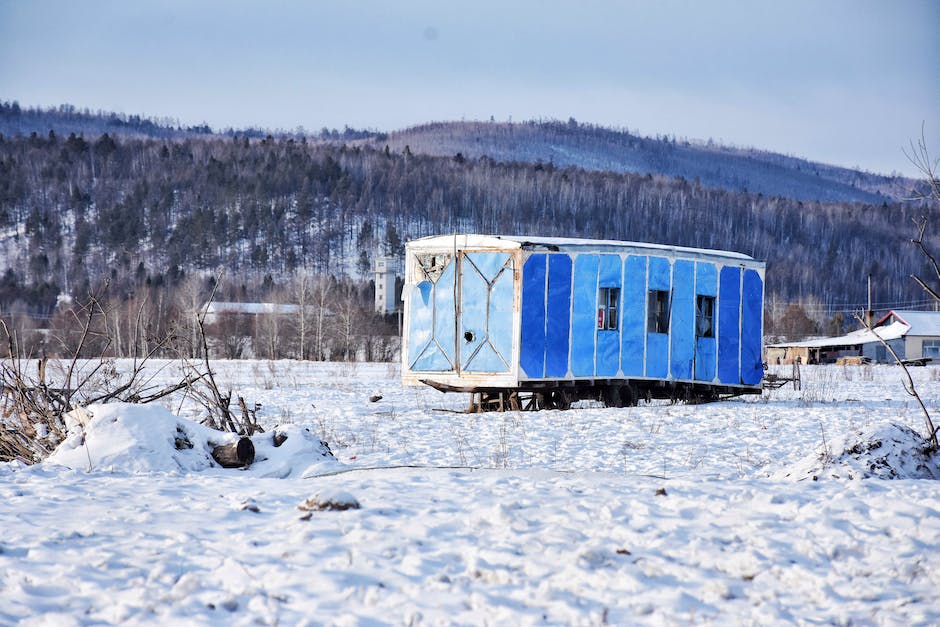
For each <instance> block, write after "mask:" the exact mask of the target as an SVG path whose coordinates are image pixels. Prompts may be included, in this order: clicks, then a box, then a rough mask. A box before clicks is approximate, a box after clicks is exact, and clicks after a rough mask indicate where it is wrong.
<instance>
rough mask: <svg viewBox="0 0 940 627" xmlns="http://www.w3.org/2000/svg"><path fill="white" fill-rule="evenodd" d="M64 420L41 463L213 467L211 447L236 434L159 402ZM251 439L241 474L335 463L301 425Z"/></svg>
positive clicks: (134, 468)
mask: <svg viewBox="0 0 940 627" xmlns="http://www.w3.org/2000/svg"><path fill="white" fill-rule="evenodd" d="M67 422H68V425H67V426H68V437H67V438H66V439H65V440H64V441H63V442H62V443H61V444H60V445H59V446H58V448H56V450H55V451H53V453H52V454H51V455H50V456H49V458H48V459H47V460H46V461H45V462H44V463H45V464H46V465H53V466H65V467H68V468H71V469H73V470H84V471H102V470H104V471H111V472H128V473H153V472H164V473H165V472H199V471H206V470H209V469H219V465H218V464H217V463H216V462H215V461H214V460H213V459H212V449H213V448H215V447H216V446H219V445H221V444H229V443H232V442H235V441H237V440H238V437H239V436H237V435H236V434H234V433H226V432H222V431H217V430H215V429H210V428H209V427H206V426H204V425H200V424H198V423H195V422H192V421H190V420H186V419H183V418H180V417H178V416H175V415H174V414H172V413H171V412H170V411H169V410H168V409H166V408H165V407H161V406H159V405H134V404H128V403H108V404H104V405H91V406H89V407H87V408H85V409H83V410H82V411H79V412H73V414H72V415H71V416H69V418H68V420H67ZM275 436H278V437H277V438H276V439H275ZM251 440H252V443H253V444H254V446H255V463H254V464H252V465H251V466H250V467H248V468H246V469H242V472H248V473H250V474H253V475H257V476H262V477H271V476H273V477H287V476H290V475H292V474H295V473H300V474H313V473H315V472H317V471H319V470H320V469H321V468H324V467H327V469H332V468H333V467H335V465H336V461H335V459H334V457H333V454H332V452H331V451H330V448H329V445H327V444H326V443H325V442H323V441H321V440H320V438H318V437H316V436H315V435H314V434H313V433H312V432H311V431H310V430H309V429H308V428H305V427H302V426H298V425H288V426H286V427H278V428H276V429H274V430H272V431H270V432H266V433H260V434H257V435H254V436H252V438H251ZM226 472H231V471H226Z"/></svg>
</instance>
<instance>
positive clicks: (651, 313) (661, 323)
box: [646, 290, 669, 333]
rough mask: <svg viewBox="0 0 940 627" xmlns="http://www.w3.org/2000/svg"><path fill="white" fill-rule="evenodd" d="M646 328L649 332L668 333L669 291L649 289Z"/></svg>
mask: <svg viewBox="0 0 940 627" xmlns="http://www.w3.org/2000/svg"><path fill="white" fill-rule="evenodd" d="M646 330H647V331H649V332H650V333H669V292H667V291H665V290H650V291H649V300H648V308H647V312H646Z"/></svg>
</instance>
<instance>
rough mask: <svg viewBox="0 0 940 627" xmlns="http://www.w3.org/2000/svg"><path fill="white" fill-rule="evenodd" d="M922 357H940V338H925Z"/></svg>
mask: <svg viewBox="0 0 940 627" xmlns="http://www.w3.org/2000/svg"><path fill="white" fill-rule="evenodd" d="M923 351H924V352H923V353H921V356H922V357H929V358H931V359H940V340H924V345H923Z"/></svg>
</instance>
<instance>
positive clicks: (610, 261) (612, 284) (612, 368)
mask: <svg viewBox="0 0 940 627" xmlns="http://www.w3.org/2000/svg"><path fill="white" fill-rule="evenodd" d="M620 273H621V265H620V256H619V255H601V258H600V264H599V265H598V273H597V287H598V289H599V288H602V287H608V288H614V289H617V290H619V289H620ZM594 298H595V302H597V298H598V296H597V294H596V293H595V295H594ZM599 305H600V303H598V306H599ZM621 310H622V307H621V306H620V296H619V292H618V302H617V318H618V320H617V328H616V329H598V330H597V366H596V370H595V374H596V375H597V376H604V377H612V376H616V375H617V372H618V371H619V370H620V320H619V318H620V311H621ZM596 322H597V320H596V318H595V326H597V324H596Z"/></svg>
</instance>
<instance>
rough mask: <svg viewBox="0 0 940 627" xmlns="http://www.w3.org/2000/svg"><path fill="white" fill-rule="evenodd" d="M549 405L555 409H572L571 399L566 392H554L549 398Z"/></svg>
mask: <svg viewBox="0 0 940 627" xmlns="http://www.w3.org/2000/svg"><path fill="white" fill-rule="evenodd" d="M548 404H549V406H550V407H553V408H555V409H561V410H565V409H570V408H571V397H570V396H568V393H567V392H565V391H564V390H553V391H552V392H551V393H550V394H549V396H548Z"/></svg>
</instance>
